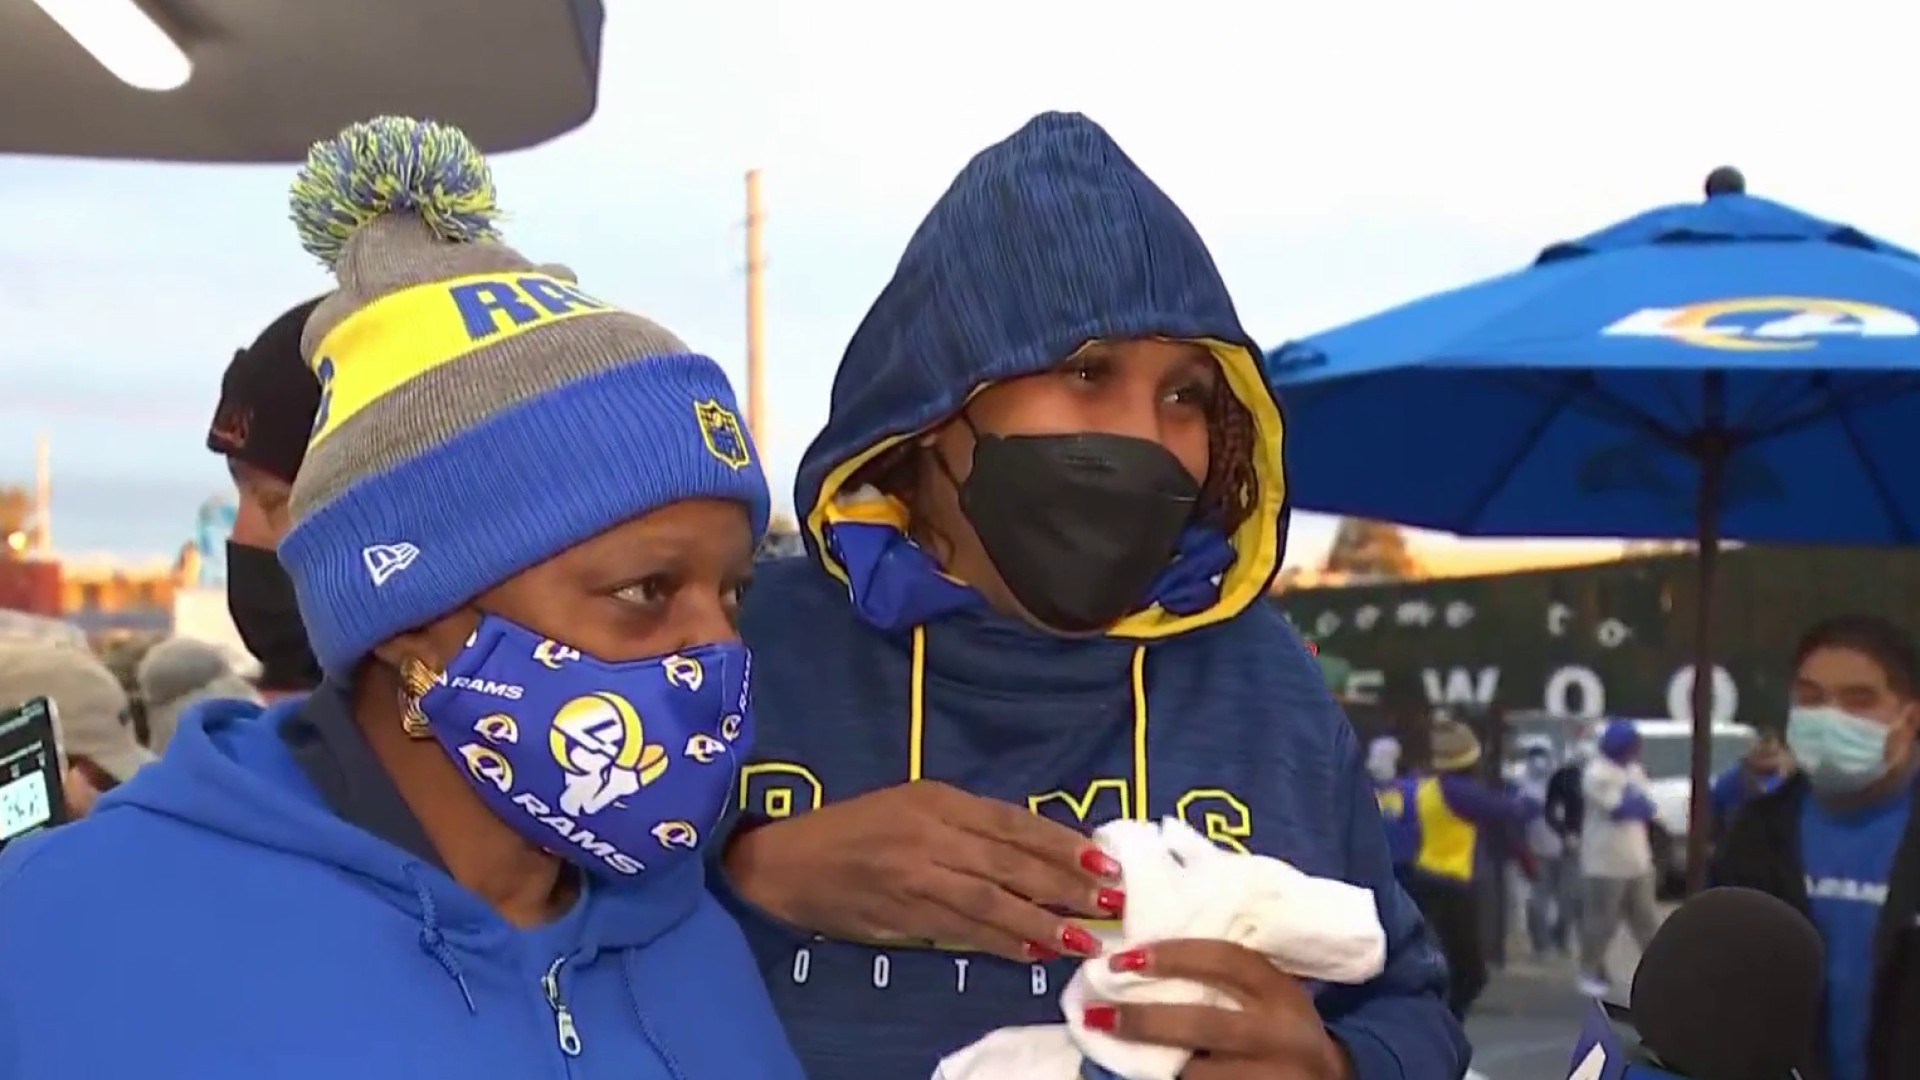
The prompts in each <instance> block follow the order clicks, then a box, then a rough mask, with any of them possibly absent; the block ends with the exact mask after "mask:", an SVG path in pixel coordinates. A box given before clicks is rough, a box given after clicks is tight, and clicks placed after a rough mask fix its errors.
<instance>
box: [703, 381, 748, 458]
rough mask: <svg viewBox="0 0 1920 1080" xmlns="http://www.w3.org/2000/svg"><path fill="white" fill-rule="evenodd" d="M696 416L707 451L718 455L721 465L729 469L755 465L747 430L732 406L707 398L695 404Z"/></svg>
mask: <svg viewBox="0 0 1920 1080" xmlns="http://www.w3.org/2000/svg"><path fill="white" fill-rule="evenodd" d="M693 418H694V419H695V420H696V421H698V422H699V424H700V438H701V440H702V441H704V442H705V443H706V444H707V453H709V454H712V455H713V456H714V457H716V458H718V459H719V460H720V463H721V464H723V465H725V466H726V467H728V468H729V469H744V468H746V467H747V466H749V465H751V464H753V454H752V452H751V451H749V450H748V449H747V436H746V431H745V429H743V428H742V427H741V426H740V418H739V417H737V416H735V415H733V410H732V409H729V408H727V407H726V406H725V405H722V404H720V403H719V402H718V401H715V400H713V399H712V398H708V399H707V400H705V401H696V402H694V403H693Z"/></svg>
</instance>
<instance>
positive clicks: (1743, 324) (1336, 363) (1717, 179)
mask: <svg viewBox="0 0 1920 1080" xmlns="http://www.w3.org/2000/svg"><path fill="white" fill-rule="evenodd" d="M1269 367H1270V372H1271V374H1272V378H1273V381H1274V384H1275V386H1276V387H1277V388H1278V389H1279V391H1280V392H1281V394H1282V396H1283V398H1284V400H1285V401H1286V404H1287V414H1288V428H1289V430H1288V432H1287V435H1288V442H1289V450H1290V453H1289V454H1288V455H1287V462H1288V465H1289V486H1290V489H1291V492H1290V493H1291V494H1292V497H1293V501H1294V505H1296V506H1299V507H1301V508H1303V509H1309V510H1319V511H1324V512H1327V513H1335V514H1351V515H1356V516H1363V517H1374V518H1384V519H1388V520H1392V521H1397V522H1403V523H1406V524H1409V525H1417V526H1423V527H1427V528H1434V529H1445V530H1448V531H1450V532H1455V533H1462V534H1468V535H1476V536H1620V537H1632V538H1669V539H1671V538H1694V539H1697V540H1698V541H1699V544H1700V559H1699V564H1700V602H1699V604H1698V621H1697V625H1696V627H1695V631H1696V641H1695V662H1694V670H1695V671H1696V672H1710V671H1711V670H1712V666H1711V664H1710V648H1709V642H1710V639H1711V636H1712V603H1711V597H1712V589H1713V573H1714V562H1715V554H1716V551H1717V549H1718V546H1719V543H1720V540H1721V538H1722V537H1726V538H1730V539H1736V540H1744V541H1768V542H1780V543H1848V544H1889V545H1894V544H1911V543H1914V542H1915V536H1916V532H1917V531H1920V469H1917V468H1915V467H1914V466H1915V464H1917V463H1920V257H1916V256H1915V255H1914V253H1912V252H1909V251H1907V250H1905V249H1903V248H1899V247H1896V246H1894V245H1892V244H1889V243H1886V242H1885V241H1882V240H1878V239H1875V238H1874V237H1872V236H1868V235H1867V234H1865V233H1863V232H1860V231H1859V230H1857V229H1854V228H1851V227H1849V226H1845V225H1840V224H1836V223H1833V222H1829V221H1823V220H1821V219H1819V218H1815V217H1813V216H1811V215H1808V214H1805V213H1802V212H1800V211H1798V210H1795V209H1793V208H1791V207H1788V206H1783V205H1781V204H1779V203H1775V202H1770V201H1768V200H1766V199H1761V198H1757V197H1754V196H1751V195H1748V194H1746V191H1745V183H1744V181H1742V180H1741V178H1740V174H1739V173H1738V172H1735V171H1734V170H1732V169H1720V170H1716V171H1715V173H1714V174H1713V176H1711V177H1709V178H1708V182H1707V197H1706V198H1705V200H1703V201H1702V202H1699V203H1693V204H1683V205H1677V206H1668V207H1663V208H1660V209H1657V210H1652V211H1649V212H1647V213H1644V214H1641V215H1639V216H1637V217H1633V218H1629V219H1628V220H1626V221H1623V222H1620V223H1619V224H1617V225H1613V226H1611V227H1608V228H1605V229H1602V230H1600V231H1599V232H1596V233H1594V234H1592V235H1591V236H1587V237H1585V238H1583V239H1580V240H1575V241H1572V242H1570V243H1561V244H1555V245H1553V246H1552V247H1549V248H1547V249H1546V250H1545V251H1543V252H1541V253H1540V255H1539V257H1538V258H1537V259H1535V260H1534V262H1533V264H1532V265H1530V266H1528V267H1527V268H1525V269H1522V270H1519V271H1517V272H1514V273H1511V274H1507V275H1505V276H1502V277H1497V278H1493V279H1491V280H1488V281H1483V282H1480V283H1478V284H1473V285H1468V286H1466V287H1464V288H1460V289H1456V290H1453V291H1451V292H1445V293H1440V294H1438V295H1435V296H1431V297H1427V298H1426V299H1422V300H1416V301H1414V302H1412V303H1410V304H1407V305H1405V306H1403V307H1398V308H1394V309H1391V310H1389V311H1386V312H1384V313H1382V314H1379V315H1375V316H1372V317H1370V318H1367V319H1363V320H1361V321H1359V322H1355V323H1352V324H1349V325H1346V326H1342V327H1339V328H1337V329H1333V330H1329V331H1327V332H1325V333H1322V334H1317V335H1315V336H1313V337H1311V338H1308V339H1305V340H1302V341H1296V342H1293V343H1290V344H1287V345H1284V346H1282V347H1281V348H1280V349H1278V350H1276V351H1275V353H1274V354H1273V355H1272V356H1271V357H1269ZM1712 682H1713V681H1712V680H1711V679H1709V678H1696V679H1695V680H1694V687H1693V713H1694V725H1695V734H1696V737H1695V739H1694V756H1693V784H1694V789H1695V790H1696V791H1704V790H1706V786H1707V783H1708V778H1707V765H1708V757H1707V749H1708V747H1709V740H1708V739H1707V737H1706V732H1707V729H1708V724H1709V721H1710V719H1711V704H1712ZM1706 810H1707V806H1706V800H1704V799H1695V800H1693V811H1692V819H1691V826H1690V828H1689V833H1690V836H1689V857H1690V869H1691V877H1692V878H1693V884H1695V885H1696V886H1697V885H1698V884H1699V881H1700V877H1701V875H1702V873H1703V859H1704V854H1705V843H1706V833H1707V828H1706V816H1705V814H1706Z"/></svg>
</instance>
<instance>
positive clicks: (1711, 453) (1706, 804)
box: [1687, 371, 1727, 895]
mask: <svg viewBox="0 0 1920 1080" xmlns="http://www.w3.org/2000/svg"><path fill="white" fill-rule="evenodd" d="M1703 390H1704V394H1703V395H1702V396H1703V398H1704V405H1705V410H1704V411H1705V414H1706V416H1705V419H1706V424H1705V425H1704V427H1705V431H1704V433H1703V436H1704V437H1703V438H1702V439H1701V442H1700V447H1699V455H1698V461H1699V464H1700V491H1699V499H1700V501H1699V505H1698V506H1697V508H1696V514H1697V518H1698V525H1699V531H1700V559H1699V571H1700V592H1699V595H1698V597H1697V598H1696V599H1695V601H1694V605H1693V695H1692V697H1693V703H1692V708H1693V760H1692V769H1691V770H1690V771H1691V777H1690V779H1689V783H1690V787H1689V789H1688V790H1689V794H1688V798H1687V893H1688V895H1692V894H1693V893H1697V892H1699V891H1700V890H1701V889H1704V888H1706V885H1707V852H1708V849H1709V845H1710V843H1711V842H1712V839H1713V838H1712V836H1711V835H1709V833H1710V831H1711V830H1712V828H1713V813H1712V811H1713V807H1712V800H1711V799H1710V798H1708V795H1709V793H1710V792H1711V791H1712V790H1713V777H1712V775H1711V772H1712V767H1713V683H1714V678H1713V673H1714V667H1713V585H1714V575H1715V573H1716V571H1718V569H1719V565H1718V564H1719V562H1720V489H1721V485H1722V483H1723V482H1724V481H1725V479H1726V463H1727V440H1726V433H1725V412H1726V391H1727V386H1726V375H1725V373H1724V372H1719V371H1709V372H1707V373H1706V379H1705V385H1704V387H1703Z"/></svg>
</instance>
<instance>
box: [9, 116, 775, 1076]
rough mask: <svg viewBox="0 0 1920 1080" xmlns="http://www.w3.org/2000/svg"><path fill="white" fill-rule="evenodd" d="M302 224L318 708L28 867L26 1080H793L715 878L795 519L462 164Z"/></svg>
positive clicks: (307, 484)
mask: <svg viewBox="0 0 1920 1080" xmlns="http://www.w3.org/2000/svg"><path fill="white" fill-rule="evenodd" d="M293 202H294V206H293V209H294V218H295V221H296V223H297V224H298V225H299V228H300V233H301V237H302V240H303V242H304V245H305V246H306V248H307V250H308V251H310V252H312V253H313V254H314V255H316V256H318V257H319V258H320V259H321V260H322V261H323V262H325V263H326V264H327V266H328V267H329V268H330V269H332V270H333V271H334V273H335V275H336V276H337V277H338V279H339V288H338V289H337V291H335V292H334V293H333V294H332V295H330V296H328V297H327V298H326V299H325V300H323V301H322V302H321V303H320V304H319V306H318V307H317V308H316V309H315V310H314V312H313V314H312V316H311V317H310V318H309V319H308V321H307V323H306V327H305V331H304V335H303V352H304V353H305V354H306V355H307V357H308V358H309V360H310V362H311V363H312V365H313V367H314V369H315V371H316V373H317V374H318V376H319V378H320V382H321V386H322V397H321V402H320V407H319V413H318V415H317V417H316V420H315V424H314V430H313V435H312V441H311V447H310V450H309V452H308V453H307V455H306V458H305V461H304V462H303V464H302V466H301V469H300V473H299V476H298V478H297V479H296V481H295V483H294V486H293V497H292V507H293V519H294V525H293V529H292V531H291V533H290V534H289V535H288V536H287V537H286V538H285V540H284V542H283V543H282V545H281V548H280V556H281V559H282V560H283V561H284V562H285V563H286V565H287V568H288V570H289V572H290V574H291V576H292V578H293V581H294V583H295V588H296V591H297V593H298V596H299V604H300V611H301V615H302V617H303V618H304V620H305V622H306V626H307V630H308V633H309V636H310V638H311V640H312V644H313V649H314V653H315V655H316V656H317V657H318V660H319V662H320V665H321V667H322V669H323V670H324V672H325V674H326V680H327V681H326V682H325V683H324V684H323V685H322V686H321V687H320V689H319V690H317V691H316V692H315V693H314V694H313V695H312V696H311V697H309V698H306V699H304V700H294V701H288V702H284V703H281V704H279V705H277V706H275V707H274V708H271V709H269V710H267V711H266V712H265V713H264V714H259V713H257V710H255V709H251V708H249V707H246V706H242V705H240V704H238V703H224V704H221V705H215V706H212V707H210V708H209V709H208V710H206V711H205V712H203V713H201V714H199V715H197V716H194V717H190V718H189V719H188V720H187V722H186V723H185V724H184V725H183V726H182V728H181V730H180V732H179V733H178V734H177V735H176V736H175V739H174V742H173V744H172V745H171V746H170V747H169V752H168V754H167V757H166V759H165V760H164V761H163V762H162V763H161V764H159V765H156V766H154V767H153V768H152V769H150V770H148V771H147V772H146V773H144V774H143V775H142V776H140V777H138V778H137V779H136V780H135V781H134V782H131V783H128V784H126V785H123V786H122V787H121V788H120V789H119V791H118V792H116V793H115V795H114V796H113V797H112V798H111V799H108V800H105V801H103V802H102V803H101V804H100V806H99V807H98V810H97V812H96V813H95V814H94V815H93V816H92V817H90V818H88V819H87V820H86V821H84V822H81V823H79V824H76V825H73V826H69V827H67V828H63V829H58V830H54V831H52V832H50V833H48V834H45V835H44V836H43V837H36V838H34V839H32V840H29V841H26V842H24V843H20V844H17V845H14V846H13V847H11V848H9V849H8V850H7V851H6V853H5V856H4V858H0V1076H4V1077H7V1078H8V1080H120V1078H123V1077H151V1078H155V1080H161V1078H174V1077H177V1078H181V1080H186V1078H194V1080H210V1078H220V1077H236V1078H238V1077H244V1078H247V1080H254V1078H260V1077H274V1078H276V1080H300V1078H304V1077H314V1078H322V1077H324V1078H327V1080H335V1078H339V1077H355V1078H360V1080H419V1078H421V1077H514V1078H522V1077H533V1076H566V1077H574V1078H585V1080H594V1078H601V1077H606V1078H614V1077H618V1078H621V1080H648V1078H652V1080H749V1078H754V1080H757V1078H763V1077H764V1078H775V1080H798V1078H799V1077H800V1075H801V1074H800V1070H799V1066H798V1063H797V1062H796V1060H795V1059H794V1056H793V1053H792V1051H791V1049H790V1048H789V1047H788V1046H787V1044H786V1041H785V1039H784V1037H783V1036H782V1034H781V1031H780V1027H779V1024H778V1022H777V1020H776V1018H775V1015H774V1013H773V1010H772V1008H771V1006H770V1003H769V1001H768V999H767V994H766V991H765V990H764V988H763V985H762V982H761V980H760V978H759V977H758V974H757V972H756V970H755V968H754V965H753V960H752V957H751V954H750V953H749V952H748V950H747V947H746V944H745V942H744V940H743V939H742V937H741V935H740V932H739V929H738V927H737V926H736V925H735V923H734V922H733V921H732V920H731V919H730V918H728V917H727V915H726V913H725V912H724V911H723V910H722V909H721V908H720V907H719V906H718V905H717V904H716V903H715V902H714V901H713V900H712V899H711V898H710V896H709V894H708V892H707V890H706V888H705V887H704V884H703V869H704V868H703V864H702V860H701V859H700V858H699V855H698V853H699V851H700V849H701V847H702V846H703V844H705V843H706V842H707V841H708V839H709V837H710V836H711V834H712V833H713V832H714V831H715V830H716V827H717V826H718V825H719V823H720V820H721V818H722V816H723V815H724V813H725V811H726V808H727V807H728V805H729V804H730V802H731V801H732V799H733V797H734V795H733V793H734V791H735V788H736V783H737V778H738V772H739V767H738V760H739V758H740V757H741V756H743V755H744V754H746V753H747V751H748V749H749V747H750V746H751V743H752V738H753V720H752V713H751V711H750V708H749V702H748V697H747V688H746V687H747V671H748V667H749V664H748V660H747V654H746V650H745V648H744V647H743V646H741V645H740V643H739V641H738V638H737V635H736V633H735V630H734V625H733V623H734V611H735V606H736V604H737V602H738V599H739V594H740V591H741V589H742V588H743V587H744V585H745V580H746V577H747V575H748V573H749V569H750V563H751V557H752V552H753V548H754V543H755V539H756V538H757V537H758V536H759V535H760V534H761V532H762V531H763V529H764V527H765V523H766V515H767V491H766V485H765V481H764V479H763V477H762V474H761V471H760V465H759V462H758V460H757V458H756V455H755V453H754V450H753V447H752V446H751V445H750V444H749V442H748V441H747V438H746V435H745V433H744V431H743V430H742V428H741V425H740V423H739V421H738V419H737V418H736V415H735V412H734V406H733V398H732V394H731V391H730V389H729V387H728V384H727V379H726V376H725V375H724V374H723V373H722V371H721V370H720V368H719V366H718V365H716V364H715V363H714V362H713V361H712V360H709V359H707V358H706V357H704V356H700V355H698V354H695V353H693V352H692V351H691V350H689V349H688V348H687V346H685V345H684V344H682V343H681V342H680V341H678V340H677V339H676V338H674V336H673V335H672V334H670V333H668V332H667V331H666V330H664V329H662V328H661V327H659V326H657V325H655V324H654V323H652V322H650V321H648V320H646V319H643V318H641V317H639V316H637V315H631V314H627V313H624V312H621V311H619V310H617V309H615V308H612V307H610V306H608V305H607V304H605V303H602V302H601V301H599V300H596V299H594V298H592V297H591V296H589V295H587V294H586V293H583V292H581V291H580V289H579V288H578V287H577V286H576V285H575V284H574V283H573V280H572V277H571V275H569V274H567V273H565V272H563V271H559V270H555V269H541V268H537V267H535V266H534V265H533V264H532V263H531V262H529V261H527V260H526V259H524V258H522V257H521V256H520V255H518V254H516V253H515V252H513V251H512V250H510V249H508V248H506V247H505V246H503V245H501V244H500V243H499V241H498V239H497V237H496V236H495V234H494V232H493V230H492V228H491V224H490V223H491V220H492V218H493V217H494V215H495V210H494V206H493V191H492V181H491V179H490V177H489V175H488V171H487V167H486V163H485V162H484V161H483V160H481V159H480V158H479V156H478V155H477V153H476V152H475V151H474V149H473V147H472V145H471V144H470V143H468V142H467V140H466V138H465V137H464V136H462V135H461V134H460V133H458V132H457V131H453V130H451V129H448V128H443V127H440V126H438V125H433V124H421V123H418V122H415V121H407V120H399V119H394V118H385V119H382V120H377V121H374V122H371V123H369V124H365V125H360V126H357V127H354V128H351V129H348V131H346V132H345V133H343V134H342V135H341V136H340V137H339V138H338V139H336V140H333V141H331V142H328V143H323V144H320V145H319V146H317V147H315V148H314V151H313V154H312V156H311V157H310V158H309V160H308V164H307V167H306V169H305V170H304V171H303V173H302V174H301V176H300V178H299V180H298V181H297V182H296V184H295V188H294V200H293ZM136 909H137V911H138V917H137V918H133V917H130V912H133V911H134V910H136Z"/></svg>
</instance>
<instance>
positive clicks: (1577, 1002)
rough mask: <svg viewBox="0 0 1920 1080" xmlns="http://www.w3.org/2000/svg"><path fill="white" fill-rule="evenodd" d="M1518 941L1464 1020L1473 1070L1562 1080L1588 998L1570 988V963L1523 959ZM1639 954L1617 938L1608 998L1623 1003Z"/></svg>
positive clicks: (1502, 1078)
mask: <svg viewBox="0 0 1920 1080" xmlns="http://www.w3.org/2000/svg"><path fill="white" fill-rule="evenodd" d="M1528 951H1529V950H1528V949H1527V946H1526V944H1525V942H1524V941H1523V940H1519V939H1516V940H1514V941H1512V942H1510V943H1509V946H1508V950H1507V955H1508V956H1509V957H1511V958H1513V959H1511V960H1510V961H1509V962H1508V964H1507V966H1506V968H1505V969H1504V970H1501V971H1496V972H1495V973H1494V976H1493V981H1492V982H1491V983H1490V984H1489V985H1488V987H1487V992H1486V993H1485V994H1484V995H1483V996H1482V997H1481V998H1480V1001H1479V1003H1478V1004H1477V1005H1475V1006H1474V1010H1473V1012H1472V1014H1471V1015H1469V1016H1468V1017H1467V1037H1468V1038H1469V1039H1471V1040H1472V1042H1473V1067H1474V1068H1475V1069H1477V1070H1479V1071H1480V1072H1481V1073H1482V1074H1483V1075H1484V1076H1486V1077H1487V1080H1566V1075H1567V1067H1568V1065H1569V1064H1570V1063H1571V1062H1570V1059H1571V1057H1572V1055H1573V1044H1574V1042H1575V1041H1576V1040H1578V1039H1579V1037H1580V1023H1581V1021H1582V1020H1583V1019H1584V1018H1585V1016H1586V1010H1587V1008H1588V1007H1589V1006H1588V1001H1589V999H1587V998H1585V997H1582V996H1581V995H1580V993H1579V991H1578V990H1576V989H1575V987H1574V977H1575V971H1574V965H1573V962H1572V961H1571V960H1568V959H1565V958H1561V957H1554V958H1550V959H1547V960H1534V959H1531V958H1528ZM1638 962H1639V955H1638V953H1637V952H1636V950H1635V949H1634V947H1633V945H1632V944H1631V943H1630V942H1628V941H1627V939H1626V937H1625V935H1622V936H1621V937H1620V938H1619V939H1618V940H1616V941H1615V942H1614V944H1613V951H1612V953H1611V954H1610V955H1609V958H1608V965H1607V966H1608V969H1609V970H1610V971H1611V973H1612V974H1613V976H1614V979H1615V988H1614V992H1613V994H1612V995H1611V997H1612V999H1613V1000H1615V1001H1619V1002H1625V1001H1626V1000H1627V986H1628V983H1629V982H1630V981H1631V979H1632V977H1633V968H1634V965H1635V964H1637V963H1638Z"/></svg>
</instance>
